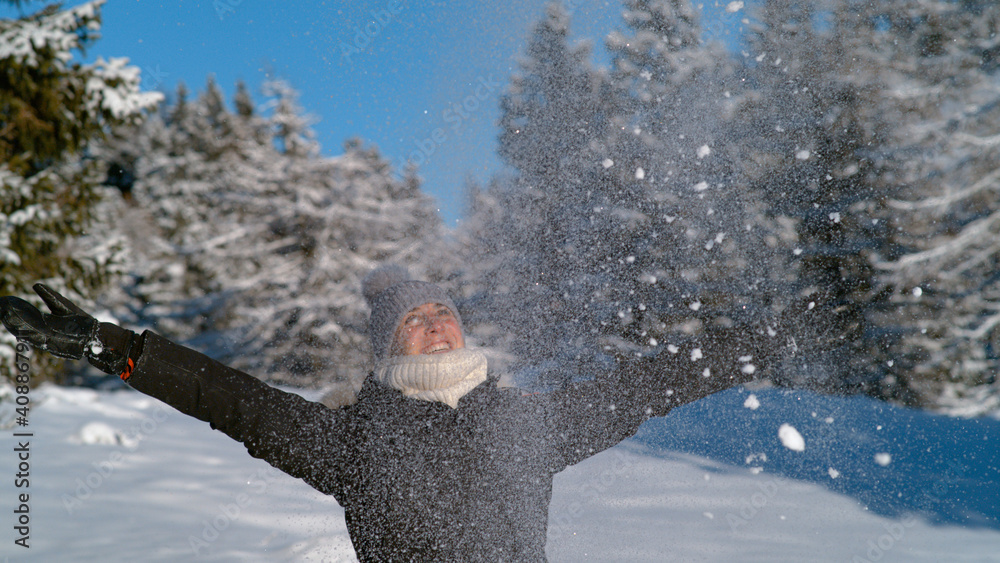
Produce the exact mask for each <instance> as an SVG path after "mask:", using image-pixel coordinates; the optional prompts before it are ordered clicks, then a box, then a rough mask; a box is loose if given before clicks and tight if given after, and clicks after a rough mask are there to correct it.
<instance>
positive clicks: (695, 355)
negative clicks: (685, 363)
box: [691, 348, 704, 362]
mask: <svg viewBox="0 0 1000 563" xmlns="http://www.w3.org/2000/svg"><path fill="white" fill-rule="evenodd" d="M703 357H704V356H702V355H701V348H695V349H694V350H691V361H692V362H697V361H698V360H700V359H702V358H703Z"/></svg>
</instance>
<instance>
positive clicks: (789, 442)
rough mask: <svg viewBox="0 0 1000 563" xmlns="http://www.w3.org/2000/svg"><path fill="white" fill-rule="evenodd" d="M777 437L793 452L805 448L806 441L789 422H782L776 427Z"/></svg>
mask: <svg viewBox="0 0 1000 563" xmlns="http://www.w3.org/2000/svg"><path fill="white" fill-rule="evenodd" d="M778 439H779V440H781V444H782V445H783V446H785V447H786V448H788V449H790V450H792V451H793V452H802V451H805V449H806V441H805V440H804V439H803V438H802V434H799V431H798V430H796V429H795V427H794V426H792V425H791V424H782V425H781V427H780V428H778Z"/></svg>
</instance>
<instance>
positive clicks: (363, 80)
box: [0, 0, 745, 224]
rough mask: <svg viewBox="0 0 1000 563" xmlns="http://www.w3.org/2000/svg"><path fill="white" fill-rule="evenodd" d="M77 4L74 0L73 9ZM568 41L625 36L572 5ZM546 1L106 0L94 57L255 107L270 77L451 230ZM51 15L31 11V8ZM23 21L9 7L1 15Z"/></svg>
mask: <svg viewBox="0 0 1000 563" xmlns="http://www.w3.org/2000/svg"><path fill="white" fill-rule="evenodd" d="M80 3H82V2H76V1H70V2H67V4H66V5H68V6H72V5H77V4H80ZM565 4H566V5H568V6H570V7H571V13H572V30H573V34H574V35H575V36H577V37H579V38H587V39H589V40H590V41H591V42H592V43H593V44H594V46H595V48H596V49H595V61H597V62H598V63H601V62H603V61H602V59H603V54H602V52H601V41H602V40H603V38H604V36H606V35H607V33H608V32H610V31H611V30H612V29H615V28H620V27H621V26H622V24H621V16H620V14H621V10H622V7H621V1H620V0H608V1H604V0H570V1H568V2H565ZM727 4H728V2H720V3H708V4H707V5H706V7H705V13H706V17H705V18H704V19H705V21H704V22H703V23H704V24H706V26H707V27H709V28H710V29H711V28H712V27H713V26H720V22H723V23H725V27H716V29H720V30H723V31H721V33H720V35H727V34H728V31H727V30H728V29H731V28H732V27H733V26H734V25H738V20H739V19H740V18H741V17H743V16H744V14H745V12H743V11H740V12H738V13H734V14H730V13H727V12H726V11H725V9H724V8H725V6H726V5H727ZM544 5H545V1H544V0H507V1H506V2H504V3H498V4H497V5H492V3H487V2H482V1H481V0H458V1H451V2H444V1H440V0H433V1H424V2H415V1H410V0H375V1H370V2H335V1H320V0H314V1H308V2H265V1H264V0H203V1H190V0H171V1H169V2H166V1H164V2H153V1H149V0H142V1H140V0H108V2H107V4H105V6H104V8H103V10H102V14H103V19H104V25H103V29H102V39H100V40H99V41H97V42H96V43H95V44H94V45H93V46H92V47H91V49H90V50H89V52H88V59H89V58H93V57H95V56H98V55H100V56H104V57H112V56H114V57H120V56H127V57H129V59H130V60H131V61H132V64H134V65H137V66H139V67H140V68H141V69H142V71H143V76H144V78H143V86H144V88H146V89H163V90H166V91H168V92H172V91H173V90H174V89H175V88H176V84H177V83H178V82H179V81H182V82H184V83H185V84H186V85H187V87H188V89H189V90H191V91H199V90H201V89H202V87H203V86H204V84H205V80H206V78H207V77H208V76H209V75H214V77H215V80H216V81H217V82H218V84H219V85H220V86H221V87H222V89H223V90H224V91H225V92H226V93H227V95H231V94H232V92H233V90H234V85H235V84H236V81H237V80H243V81H245V82H246V83H247V84H248V85H249V86H250V88H251V90H252V91H253V92H254V93H255V95H257V96H259V86H260V84H261V83H262V82H263V81H264V80H265V79H266V78H267V77H268V76H270V75H273V76H277V77H280V78H284V79H286V80H288V81H289V82H290V83H291V84H292V85H293V87H295V88H296V89H297V90H298V91H299V92H300V93H301V99H300V101H301V103H302V105H303V106H304V107H305V109H306V111H307V112H308V113H310V114H311V115H313V116H314V117H315V118H317V119H318V122H317V123H316V124H315V125H314V129H315V130H316V133H317V135H318V137H319V140H320V143H321V144H322V146H323V152H324V153H325V154H328V155H336V154H339V153H340V152H341V146H342V144H343V142H344V140H346V139H348V138H351V137H360V138H362V139H363V140H364V141H365V142H366V143H370V144H374V145H375V146H377V147H378V148H379V149H380V150H381V151H382V153H383V155H385V156H386V157H387V158H388V159H389V160H390V161H391V162H392V163H393V164H394V165H396V166H399V165H401V164H402V163H404V162H405V161H406V160H407V159H408V158H411V159H412V160H414V161H422V162H420V166H419V174H420V176H421V177H422V178H423V180H424V184H423V188H424V190H425V191H426V192H427V193H429V194H431V195H432V196H433V197H434V198H435V199H436V201H437V203H438V206H439V209H440V211H441V215H442V217H443V218H444V219H445V221H446V222H447V223H448V224H454V223H455V221H457V220H459V218H460V217H461V215H462V213H463V211H464V209H465V196H464V193H463V185H464V179H465V178H466V177H467V176H469V175H471V176H473V177H475V178H478V179H480V180H485V179H486V178H488V176H489V174H490V172H491V171H495V170H497V169H498V168H499V167H500V162H499V160H498V159H497V157H496V155H495V152H496V151H495V149H496V136H497V133H498V130H497V128H496V125H495V124H496V119H497V117H498V110H497V105H498V104H497V102H498V100H499V96H500V95H501V94H502V93H503V91H504V89H505V88H506V86H507V82H508V79H509V77H510V75H511V73H512V72H514V71H516V69H517V60H518V57H519V56H520V55H521V53H522V52H523V50H524V46H525V43H526V40H527V37H528V33H529V30H530V28H531V26H532V25H533V24H534V22H536V21H537V20H538V19H539V18H540V17H541V16H542V15H543V13H544ZM42 6H44V3H42V2H29V3H28V4H27V5H26V6H25V7H24V8H23V10H24V11H26V12H33V11H36V10H38V9H40V8H41V7H42ZM14 13H16V11H14V10H12V9H10V8H5V9H3V10H0V16H10V15H12V14H14ZM439 128H440V129H441V130H442V132H443V133H444V134H443V135H441V134H440V133H441V132H439V133H438V134H436V135H435V134H434V131H435V129H439Z"/></svg>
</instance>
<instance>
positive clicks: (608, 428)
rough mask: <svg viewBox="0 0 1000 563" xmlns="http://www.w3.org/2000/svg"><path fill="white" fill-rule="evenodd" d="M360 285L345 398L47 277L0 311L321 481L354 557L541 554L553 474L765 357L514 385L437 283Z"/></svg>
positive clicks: (741, 354) (61, 351)
mask: <svg viewBox="0 0 1000 563" xmlns="http://www.w3.org/2000/svg"><path fill="white" fill-rule="evenodd" d="M363 289H364V294H365V297H366V299H367V300H368V302H369V305H370V306H371V318H370V323H369V333H370V338H371V345H372V359H373V363H374V366H375V369H374V370H373V371H372V373H371V374H369V376H368V378H367V379H366V380H365V383H364V385H363V387H362V389H361V391H360V392H359V394H358V397H357V402H356V403H354V404H352V405H349V406H345V407H343V408H339V409H330V408H328V407H326V406H324V405H322V404H320V403H315V402H310V401H308V400H305V399H303V398H302V397H300V396H298V395H295V394H292V393H286V392H283V391H280V390H278V389H275V388H273V387H270V386H268V385H267V384H265V383H263V382H261V381H259V380H258V379H256V378H254V377H251V376H249V375H247V374H245V373H243V372H240V371H238V370H235V369H232V368H229V367H227V366H224V365H222V364H220V363H218V362H216V361H214V360H212V359H211V358H208V357H206V356H204V355H202V354H200V353H198V352H195V351H193V350H190V349H188V348H184V347H182V346H179V345H177V344H174V343H172V342H170V341H169V340H166V339H165V338H163V337H161V336H159V335H157V334H155V333H152V332H150V331H146V332H144V333H142V334H141V335H137V334H135V333H134V332H132V331H129V330H126V329H123V328H121V327H118V326H116V325H114V324H110V323H99V322H98V321H97V320H96V319H94V318H93V317H91V316H90V315H88V314H87V313H86V312H84V311H83V310H82V309H80V308H79V307H77V306H76V305H74V304H73V303H72V302H70V301H69V300H68V299H66V298H64V297H63V296H61V295H59V294H58V293H56V292H54V291H52V290H51V289H50V288H47V287H46V286H44V285H41V284H37V285H36V286H35V291H36V292H37V293H38V294H39V295H40V296H41V297H42V299H43V300H44V301H45V303H46V304H47V305H48V306H49V308H50V309H51V310H52V313H51V314H48V313H42V312H40V311H39V310H38V309H36V308H35V307H33V306H32V305H30V304H29V303H27V302H26V301H24V300H21V299H18V298H16V297H4V298H2V299H0V320H2V322H3V324H4V326H5V327H6V328H7V329H8V330H9V331H10V332H11V333H13V334H14V335H15V336H17V337H18V338H19V339H21V340H26V341H28V342H30V343H31V344H33V345H34V346H35V347H36V348H38V349H43V350H47V351H49V352H51V353H53V354H55V355H57V356H60V357H65V358H77V359H78V358H81V357H86V358H88V360H89V361H90V362H91V363H92V364H93V365H95V366H96V367H98V368H100V369H101V370H103V371H105V372H106V373H109V374H115V375H119V376H120V377H121V378H122V379H123V380H125V381H126V382H127V383H128V384H129V385H131V386H132V387H134V388H135V389H137V390H139V391H141V392H143V393H146V394H149V395H151V396H153V397H156V398H158V399H161V400H163V401H165V402H167V403H168V404H170V405H172V406H173V407H175V408H177V409H178V410H180V411H181V412H184V413H186V414H188V415H191V416H194V417H197V418H198V419H200V420H203V421H206V422H208V423H210V424H211V426H212V428H215V429H218V430H221V431H222V432H225V433H226V434H227V435H229V436H230V437H232V438H233V439H235V440H239V441H240V442H242V443H243V444H244V445H245V446H246V448H247V451H248V452H249V453H250V455H252V456H254V457H258V458H261V459H264V460H265V461H267V462H268V463H270V464H271V465H273V466H274V467H276V468H278V469H281V470H282V471H284V472H286V473H288V474H289V475H292V476H294V477H298V478H301V479H303V480H305V481H306V482H307V483H309V484H310V485H312V486H313V487H315V488H316V489H318V490H320V491H322V492H324V493H326V494H331V495H333V496H334V497H335V498H336V500H337V502H338V503H340V505H341V506H343V508H344V510H345V515H346V519H347V527H348V530H349V532H350V535H351V540H352V542H353V544H354V548H355V550H356V551H357V555H358V557H359V559H360V560H362V561H544V560H545V540H546V528H547V523H548V506H549V501H550V499H551V495H552V479H553V476H554V475H555V474H556V473H558V472H559V471H562V470H563V469H564V468H566V467H567V466H569V465H572V464H574V463H577V462H579V461H581V460H583V459H585V458H587V457H589V456H591V455H594V454H596V453H598V452H600V451H602V450H604V449H607V448H609V447H611V446H614V445H615V444H617V443H618V442H620V441H622V440H624V439H625V438H628V437H629V436H631V435H633V434H634V433H635V432H636V430H637V429H638V428H639V426H640V425H641V424H642V423H643V422H644V421H645V420H647V419H648V418H650V417H652V416H663V415H664V414H666V413H667V411H669V410H670V409H671V408H672V407H674V406H677V405H680V404H684V403H687V402H690V401H694V400H697V399H699V398H701V397H704V396H706V395H708V394H710V393H713V392H715V391H718V390H721V389H725V388H728V387H730V386H732V385H735V384H737V383H739V382H741V381H744V380H747V379H749V378H750V377H751V375H752V374H753V373H754V372H755V371H756V367H755V364H756V366H759V365H760V363H761V360H763V358H760V357H759V355H758V354H757V351H756V350H755V349H754V348H756V346H753V345H752V344H751V343H752V341H754V340H755V339H758V338H766V337H765V336H763V335H756V334H747V333H743V334H740V335H739V336H740V338H739V339H738V340H740V341H742V343H741V344H740V343H736V342H735V341H734V340H731V339H728V338H727V339H726V341H725V342H721V341H716V342H715V343H714V344H713V343H702V344H701V345H697V344H692V343H689V344H687V345H686V346H668V347H667V351H665V352H664V353H662V354H660V356H659V357H657V358H652V359H637V360H635V361H631V362H621V363H619V365H618V366H617V368H616V369H614V370H613V371H612V372H611V373H607V374H602V375H599V376H598V377H596V378H595V379H594V380H592V381H588V382H582V383H573V384H570V385H568V386H567V387H565V388H563V389H559V390H556V391H553V392H551V393H544V394H531V395H525V394H523V393H521V392H519V391H516V390H513V389H509V388H501V387H498V386H497V378H496V376H495V375H494V374H491V373H490V372H489V370H488V368H487V361H486V358H485V356H483V355H482V353H481V352H479V351H477V350H474V349H469V348H466V346H465V340H464V334H463V331H462V321H461V317H460V316H459V313H458V310H457V308H456V307H455V304H454V303H453V302H452V300H451V299H450V298H449V297H448V295H447V294H446V293H445V292H444V291H443V290H442V289H441V288H439V287H438V286H436V285H434V284H431V283H427V282H421V281H415V280H410V279H408V276H407V275H406V272H405V270H402V269H401V268H397V267H384V268H381V269H379V270H376V271H375V272H373V273H372V274H370V275H369V276H368V277H367V278H366V279H365V283H364V288H363ZM755 355H758V357H754V356H755ZM751 362H752V363H751Z"/></svg>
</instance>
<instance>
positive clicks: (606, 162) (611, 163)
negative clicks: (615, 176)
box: [601, 158, 615, 168]
mask: <svg viewBox="0 0 1000 563" xmlns="http://www.w3.org/2000/svg"><path fill="white" fill-rule="evenodd" d="M614 165H615V161H613V160H611V159H610V158H605V159H604V162H602V163H601V166H603V167H605V168H611V167H612V166H614Z"/></svg>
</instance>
